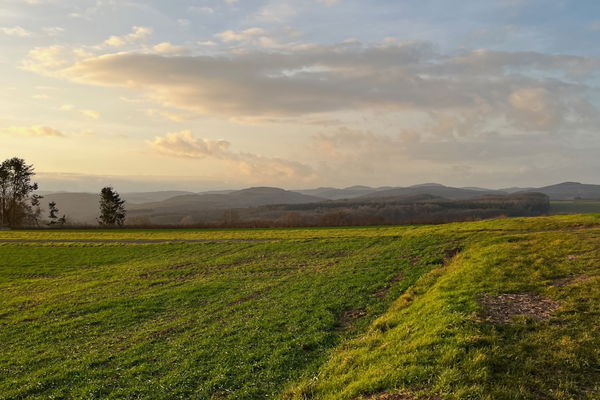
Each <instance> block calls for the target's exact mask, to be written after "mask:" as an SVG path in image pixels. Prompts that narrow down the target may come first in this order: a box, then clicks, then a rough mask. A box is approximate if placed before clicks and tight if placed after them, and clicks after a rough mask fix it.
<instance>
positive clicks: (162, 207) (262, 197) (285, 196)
mask: <svg viewBox="0 0 600 400" xmlns="http://www.w3.org/2000/svg"><path fill="white" fill-rule="evenodd" d="M323 200H325V199H324V198H321V197H316V196H309V195H305V194H301V193H296V192H292V191H289V190H284V189H279V188H272V187H256V188H249V189H243V190H237V191H234V192H231V193H226V194H210V193H209V194H191V195H183V196H176V197H172V198H170V199H167V200H165V201H161V202H154V203H145V204H137V205H132V206H130V207H129V215H130V217H145V218H147V219H148V220H149V221H151V222H152V223H168V224H176V223H180V222H181V220H182V219H184V218H187V219H191V221H196V220H211V221H212V220H215V219H221V218H222V216H223V210H227V209H235V208H250V207H258V206H264V205H274V204H304V203H315V202H320V201H323Z"/></svg>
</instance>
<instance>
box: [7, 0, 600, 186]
mask: <svg viewBox="0 0 600 400" xmlns="http://www.w3.org/2000/svg"><path fill="white" fill-rule="evenodd" d="M1 3H2V7H1V8H0V46H1V47H0V48H2V54H1V55H0V82H1V84H2V87H3V90H2V91H1V92H0V140H1V141H2V142H1V143H2V145H1V146H0V158H1V159H5V158H8V157H12V156H19V157H22V158H24V159H25V160H26V161H27V162H28V163H32V164H34V165H35V167H36V170H37V172H38V176H37V179H36V180H37V181H38V182H40V184H41V187H40V189H41V190H50V191H56V190H68V191H87V192H89V191H96V190H98V189H99V188H100V187H101V186H104V185H106V184H112V185H114V186H115V187H116V188H118V190H120V191H156V190H191V191H205V190H218V189H236V188H244V187H252V186H276V187H282V188H286V189H301V188H313V187H323V186H334V187H347V186H353V185H368V186H373V187H378V186H410V185H414V184H420V183H424V182H439V183H441V184H444V185H448V186H455V187H461V186H477V187H486V188H491V189H495V188H503V187H512V186H520V187H528V186H537V187H539V186H545V185H550V184H556V183H560V182H564V181H577V182H590V183H595V182H596V180H597V172H598V171H599V170H600V157H598V154H600V135H599V132H598V127H599V126H600V112H599V109H600V47H599V46H597V43H598V42H599V41H600V17H599V16H600V2H595V1H575V0H564V1H560V2H547V1H542V0H490V1H485V2H481V1H475V0H468V1H464V2H461V6H460V7H457V6H456V4H452V3H451V2H448V1H442V0H429V1H424V2H423V1H422V2H394V1H388V0H380V1H374V2H369V3H368V4H366V3H365V2H363V1H360V0H307V1H305V2H294V1H290V0H248V1H239V0H182V1H178V2H160V1H157V0H152V1H145V2H140V1H135V0H134V1H127V2H116V1H104V0H82V1H78V2H70V1H66V0H26V1H17V0H5V1H2V2H1ZM92 27H93V29H91V28H92ZM349 27H351V29H349Z"/></svg>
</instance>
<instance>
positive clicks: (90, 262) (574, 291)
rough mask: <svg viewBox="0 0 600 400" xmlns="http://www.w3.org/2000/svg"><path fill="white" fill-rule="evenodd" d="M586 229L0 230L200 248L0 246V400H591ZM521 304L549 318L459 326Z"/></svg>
mask: <svg viewBox="0 0 600 400" xmlns="http://www.w3.org/2000/svg"><path fill="white" fill-rule="evenodd" d="M598 224H600V218H599V217H598V216H569V217H552V218H539V219H510V220H497V221H486V222H478V223H469V224H449V225H443V226H432V227H420V228H418V227H408V228H401V227H386V228H350V229H278V230H249V231H246V230H220V231H183V232H181V231H142V232H140V231H105V232H103V231H93V232H78V231H71V232H69V231H66V232H62V231H61V232H0V239H16V238H24V239H31V238H36V239H40V240H42V239H57V238H58V239H127V240H131V239H135V238H143V239H168V240H175V239H206V240H212V241H214V242H207V243H164V244H143V245H142V244H132V243H125V244H121V245H119V244H109V243H93V244H81V243H78V244H56V243H54V244H49V243H43V244H18V243H17V244H0V256H1V259H2V264H1V265H0V343H3V346H4V347H3V351H2V352H1V353H0V398H6V399H18V398H52V397H54V398H123V397H128V398H152V399H160V398H165V399H166V398H239V399H242V398H244V399H252V398H265V397H267V396H269V397H273V396H278V395H279V394H281V393H282V391H283V390H284V389H285V388H287V389H285V393H284V397H288V398H318V399H321V398H324V399H327V398H331V399H353V398H357V397H368V396H369V395H371V394H375V393H380V392H394V391H410V392H421V393H422V394H423V395H426V394H428V393H429V394H438V395H441V396H442V397H443V398H457V399H458V398H461V399H463V398H473V399H487V398H489V399H504V398H506V399H517V398H519V399H521V398H524V399H526V398H532V399H534V398H555V399H567V398H574V396H577V397H576V398H580V399H593V398H598V396H599V395H600V392H599V390H600V389H599V387H598V386H594V384H595V382H598V381H599V379H600V370H599V369H598V365H600V354H599V349H600V341H599V339H598V338H600V328H598V325H600V324H598V321H599V319H600V316H599V312H600V311H599V309H598V308H599V305H600V291H599V290H598V286H599V285H598V278H597V276H598V274H599V273H600V272H599V268H600V264H599V263H598V260H600V254H598V248H599V244H600V239H599V237H600V230H599V229H598ZM255 239H269V240H271V241H269V242H257V241H253V240H255ZM215 240H217V241H215ZM218 240H220V241H218ZM458 247H461V248H462V249H463V251H462V252H461V253H460V254H459V255H458V256H456V258H454V259H453V260H452V262H450V263H446V264H443V263H442V260H443V259H444V257H445V256H446V255H447V254H448V252H449V251H450V250H453V249H456V248H458ZM568 256H571V257H568ZM574 256H576V257H574ZM582 273H585V274H586V275H587V276H589V277H591V279H589V280H587V281H586V282H581V283H578V284H575V285H572V286H565V287H560V288H558V287H554V286H552V284H551V282H552V280H553V279H555V278H558V277H564V276H567V275H572V274H575V275H580V274H582ZM387 287H390V288H391V289H389V291H387V292H385V291H383V290H381V289H382V288H387ZM522 291H525V292H535V293H543V294H544V295H546V296H549V297H552V298H555V299H557V300H559V301H560V302H561V309H560V310H559V313H558V314H557V315H556V316H555V317H554V319H553V320H551V321H550V322H547V323H540V322H534V321H529V320H526V319H521V320H519V321H517V323H516V324H513V325H509V326H496V325H493V324H491V323H488V322H478V321H477V312H478V307H479V306H478V304H477V302H476V298H477V297H478V296H479V294H480V293H486V292H489V293H500V292H522ZM403 293H404V294H403ZM395 299H397V300H395ZM394 300H395V301H394ZM390 304H391V307H390ZM345 310H346V311H345ZM347 310H361V311H363V310H364V311H365V312H366V315H365V316H364V317H362V318H359V319H357V320H355V321H350V322H348V321H346V318H345V317H344V315H345V314H346V312H347ZM355 314H356V313H355ZM358 315H362V312H361V313H358Z"/></svg>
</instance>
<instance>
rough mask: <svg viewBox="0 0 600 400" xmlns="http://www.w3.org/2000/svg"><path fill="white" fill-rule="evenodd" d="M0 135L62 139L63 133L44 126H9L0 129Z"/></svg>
mask: <svg viewBox="0 0 600 400" xmlns="http://www.w3.org/2000/svg"><path fill="white" fill-rule="evenodd" d="M0 133H2V134H5V135H13V136H32V137H48V136H49V137H64V136H66V135H65V134H64V133H63V132H61V131H59V130H58V129H54V128H50V127H49V126H44V125H33V126H11V127H8V128H3V129H0Z"/></svg>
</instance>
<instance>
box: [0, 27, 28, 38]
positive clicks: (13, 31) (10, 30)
mask: <svg viewBox="0 0 600 400" xmlns="http://www.w3.org/2000/svg"><path fill="white" fill-rule="evenodd" d="M0 32H2V33H4V34H5V35H9V36H18V37H29V36H32V35H33V33H31V32H30V31H28V30H27V29H25V28H23V27H21V26H12V27H6V26H5V27H0Z"/></svg>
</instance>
